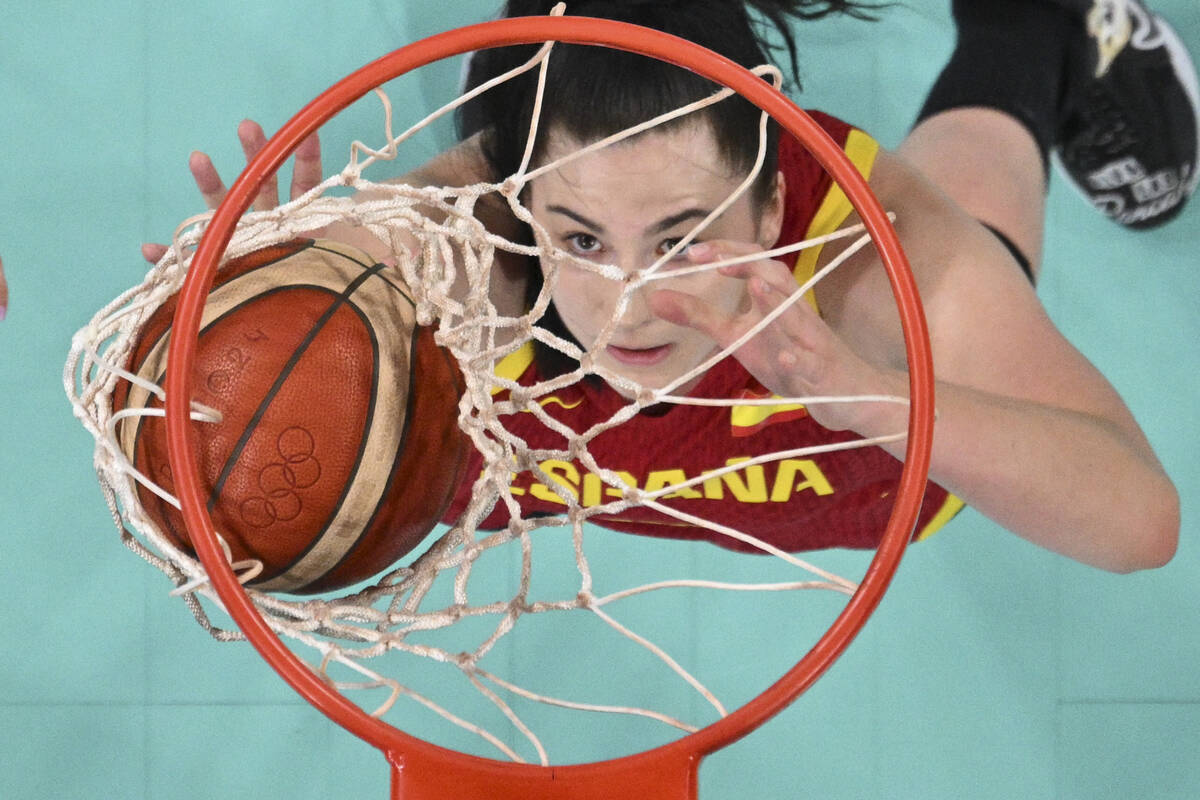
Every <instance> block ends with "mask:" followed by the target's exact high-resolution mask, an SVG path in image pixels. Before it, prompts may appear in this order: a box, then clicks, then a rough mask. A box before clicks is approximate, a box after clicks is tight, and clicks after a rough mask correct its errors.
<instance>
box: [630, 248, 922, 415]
mask: <svg viewBox="0 0 1200 800" xmlns="http://www.w3.org/2000/svg"><path fill="white" fill-rule="evenodd" d="M760 252H762V248H761V247H759V246H758V245H755V244H747V243H741V242H730V241H710V242H705V243H703V244H699V245H694V246H692V247H691V248H690V249H689V251H688V258H689V259H690V260H691V261H692V262H693V263H696V264H704V263H713V262H716V261H723V260H725V259H730V258H737V257H741V256H751V255H754V254H755V253H760ZM719 272H720V273H721V274H723V275H726V276H728V277H734V278H741V279H743V280H745V281H746V298H747V300H746V302H745V303H743V304H742V307H741V309H740V310H738V311H737V312H736V313H734V314H732V315H730V314H729V313H727V312H724V311H721V310H719V309H717V308H716V307H714V306H713V305H712V304H710V303H708V302H706V301H704V300H701V299H700V298H698V297H696V296H694V295H691V294H687V293H684V292H680V291H676V290H673V289H660V290H657V291H655V292H654V293H653V294H652V295H650V298H649V303H650V307H651V310H652V311H653V312H654V313H655V314H656V315H658V316H659V317H661V318H663V319H665V320H667V321H668V322H672V323H674V324H676V325H685V326H687V327H689V328H693V329H695V330H698V331H701V332H703V333H705V334H706V335H707V336H709V338H711V339H712V340H713V341H714V342H715V343H716V344H718V345H720V346H721V347H722V348H724V347H729V346H731V345H732V344H734V343H735V342H736V341H737V340H738V339H739V338H741V337H742V335H743V334H745V333H746V332H747V331H749V330H750V329H751V328H752V327H754V326H755V325H757V324H758V323H759V322H760V321H762V320H763V319H764V318H765V317H767V316H768V315H769V314H771V313H772V312H774V311H775V310H776V309H777V308H778V307H779V306H780V305H782V304H784V302H785V301H786V300H788V298H789V297H791V295H792V294H793V293H794V292H795V291H796V289H797V284H796V281H795V278H794V277H793V276H792V273H791V270H789V269H788V267H787V265H785V264H783V263H782V262H780V261H774V260H771V259H766V258H762V259H757V260H752V261H747V262H745V263H742V264H736V265H732V266H727V267H721V268H720V269H719ZM733 355H734V357H735V358H737V360H738V361H739V362H741V364H742V366H744V367H745V368H746V370H747V371H748V372H750V374H751V375H753V376H754V377H755V378H756V379H757V380H758V381H759V382H760V383H761V384H762V385H763V386H764V387H766V388H767V389H769V390H770V391H772V392H774V393H775V394H778V395H781V396H784V397H805V396H836V395H851V394H878V393H881V392H884V391H885V387H886V389H887V391H891V390H892V389H894V388H895V387H896V386H897V385H901V386H902V385H903V384H902V383H898V382H897V381H896V377H897V376H896V375H894V374H889V371H888V370H884V369H880V368H877V367H875V366H873V365H871V364H869V363H868V362H867V361H866V360H864V359H863V358H861V357H860V356H859V355H858V354H856V353H855V352H854V351H853V350H852V349H851V348H850V347H849V346H848V345H847V344H846V343H845V342H844V341H843V340H842V339H841V337H839V336H838V335H837V334H836V333H835V332H834V331H833V330H832V329H831V328H830V327H829V326H828V325H827V324H826V323H825V322H824V320H822V319H821V317H820V315H818V314H817V312H816V311H815V310H814V309H813V308H812V306H810V305H809V304H808V303H807V302H805V301H804V300H803V299H800V300H797V301H796V302H793V303H792V305H791V306H790V307H789V308H787V309H786V310H785V311H784V312H783V313H781V314H780V315H779V316H778V317H777V318H776V319H774V320H773V321H772V322H771V323H770V324H768V325H767V326H766V327H765V328H764V329H763V330H762V331H760V332H759V333H757V334H756V335H755V336H753V337H752V338H751V339H750V340H749V341H748V342H746V343H745V344H743V345H742V346H741V347H739V348H738V349H737V350H736V351H734V354H733ZM863 410H864V409H863V407H862V406H861V405H860V404H828V405H826V404H820V405H814V406H813V407H811V408H810V409H809V412H810V413H811V414H812V415H813V418H814V419H816V420H817V421H818V422H820V423H821V424H822V425H824V426H825V427H827V428H830V429H833V430H846V429H855V430H861V428H862V427H864V421H863V420H861V419H859V417H860V416H861V412H862V411H863Z"/></svg>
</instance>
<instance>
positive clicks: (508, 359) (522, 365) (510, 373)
mask: <svg viewBox="0 0 1200 800" xmlns="http://www.w3.org/2000/svg"><path fill="white" fill-rule="evenodd" d="M532 363H533V342H532V341H529V342H526V343H525V344H523V345H521V346H520V347H519V348H517V349H516V350H514V351H513V352H511V353H509V354H508V355H506V356H505V357H504V358H502V359H500V360H499V361H497V362H496V369H495V371H494V374H495V375H496V377H498V378H506V379H508V380H510V381H513V382H514V383H515V382H516V381H517V379H518V378H520V377H521V376H522V375H524V374H525V370H527V369H529V365H530V364H532ZM502 391H504V388H503V387H501V386H493V387H492V394H499V393H500V392H502Z"/></svg>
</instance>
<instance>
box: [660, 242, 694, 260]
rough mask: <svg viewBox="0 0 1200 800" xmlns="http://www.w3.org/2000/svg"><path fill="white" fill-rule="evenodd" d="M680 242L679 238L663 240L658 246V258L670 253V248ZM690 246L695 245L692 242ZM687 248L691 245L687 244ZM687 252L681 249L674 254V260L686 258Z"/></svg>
mask: <svg viewBox="0 0 1200 800" xmlns="http://www.w3.org/2000/svg"><path fill="white" fill-rule="evenodd" d="M681 241H683V239H682V238H681V237H676V238H674V239H663V240H662V242H660V243H659V245H658V254H659V255H660V256H662V255H666V254H667V253H669V252H670V250H671V248H672V247H674V246H675V245H677V244H679V243H680V242H681ZM692 244H695V242H694V241H693V242H692ZM688 247H691V244H689V245H688ZM687 251H688V249H687V247H685V248H683V249H682V250H680V251H679V252H678V253H676V254H675V258H687Z"/></svg>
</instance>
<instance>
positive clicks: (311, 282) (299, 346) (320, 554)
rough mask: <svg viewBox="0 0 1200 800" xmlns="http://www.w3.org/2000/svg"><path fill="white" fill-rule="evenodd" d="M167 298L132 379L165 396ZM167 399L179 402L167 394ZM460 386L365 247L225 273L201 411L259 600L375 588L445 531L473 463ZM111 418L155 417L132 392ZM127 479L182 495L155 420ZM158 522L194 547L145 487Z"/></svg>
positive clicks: (211, 472)
mask: <svg viewBox="0 0 1200 800" xmlns="http://www.w3.org/2000/svg"><path fill="white" fill-rule="evenodd" d="M174 311H175V299H174V298H172V299H171V300H170V301H168V302H167V303H166V304H164V305H163V306H162V308H160V309H158V310H157V311H156V312H155V314H154V315H153V316H152V317H151V318H150V320H149V321H148V323H147V324H146V326H145V328H144V329H143V330H142V332H141V334H140V337H139V339H138V341H137V344H136V347H135V349H134V351H133V353H132V354H131V356H130V360H129V364H128V369H129V370H130V371H131V372H134V373H136V374H138V375H139V376H142V377H144V378H146V379H148V380H151V381H153V382H154V383H157V384H159V385H161V384H162V381H163V376H164V373H165V371H166V352H167V345H168V338H169V337H168V334H169V333H170V326H171V320H172V316H173V314H174ZM165 388H166V389H167V391H170V387H169V386H168V387H165ZM462 390H463V389H462V376H461V374H460V373H459V370H458V367H457V365H456V364H455V362H454V359H453V358H452V357H451V355H450V354H449V353H448V352H446V351H445V350H443V349H441V348H440V347H438V346H437V345H436V344H434V341H433V331H432V330H431V329H429V328H425V327H421V326H418V325H417V324H416V321H415V313H414V306H413V301H412V299H411V297H410V295H409V293H408V290H407V287H406V286H405V285H404V284H403V282H402V281H401V280H400V279H399V277H398V275H397V274H396V270H394V269H389V268H387V267H384V266H383V265H379V264H376V263H374V261H373V260H371V259H370V258H369V257H367V256H366V254H364V253H362V252H361V251H358V250H356V249H354V248H351V247H348V246H345V245H341V244H338V243H335V242H328V241H313V240H297V241H292V242H288V243H286V244H282V245H277V246H274V247H268V248H264V249H262V250H257V251H255V252H253V253H250V254H248V255H245V256H242V257H241V258H237V259H235V260H233V261H231V262H229V263H228V264H227V265H225V266H224V267H222V269H221V271H220V272H219V273H218V274H217V278H216V280H215V281H214V284H213V289H212V291H211V292H210V293H209V296H208V301H207V304H206V306H205V311H204V318H203V320H202V322H201V330H200V338H199V346H198V349H197V352H196V362H195V368H194V373H193V400H194V401H196V402H199V403H202V404H204V405H206V406H209V407H211V408H214V409H216V410H217V411H219V412H220V414H221V421H220V422H217V423H212V422H199V421H198V422H194V423H193V429H194V431H195V435H196V452H197V458H198V461H199V470H200V475H201V478H202V480H203V484H202V485H203V486H204V487H205V488H206V490H207V491H208V497H209V502H208V507H209V511H210V513H211V515H212V519H213V523H214V524H215V526H216V529H217V532H218V533H219V534H220V535H221V536H222V537H223V538H224V540H225V541H226V542H227V543H228V544H229V546H230V549H231V550H232V555H233V559H234V560H235V561H237V560H241V559H247V558H253V559H257V560H259V561H261V562H262V563H263V565H264V571H263V573H262V574H261V575H260V576H259V577H257V578H256V579H255V580H254V581H252V582H251V585H254V586H256V587H257V588H260V589H264V590H270V591H282V592H291V593H297V594H308V593H313V592H319V591H325V590H330V589H338V588H342V587H345V586H348V585H350V584H353V583H356V582H358V581H361V580H364V579H366V578H369V577H371V576H372V575H375V574H376V573H378V572H380V571H381V570H384V569H386V568H388V567H389V566H391V565H392V564H394V563H395V562H396V561H397V560H398V559H400V558H401V557H403V556H404V555H405V554H406V553H408V552H409V551H410V550H412V549H413V548H414V547H416V546H417V544H419V543H420V542H421V540H422V539H423V538H424V537H425V536H426V534H428V533H429V532H430V530H431V529H432V528H433V527H434V526H435V525H436V524H437V522H438V521H439V520H440V519H441V517H442V514H443V513H444V511H445V509H446V507H447V505H448V504H449V502H450V499H451V498H452V496H453V493H454V489H455V486H456V485H457V482H458V480H459V479H460V477H461V473H462V470H463V466H464V462H465V457H464V456H465V453H466V447H467V444H468V442H467V439H466V437H465V436H464V435H463V434H462V433H461V431H460V430H459V428H458V424H457V416H458V408H457V399H458V397H459V396H460V395H461V393H462ZM113 406H114V411H116V410H119V409H121V408H137V407H153V408H161V406H162V404H161V402H159V401H158V399H157V398H155V397H154V396H153V395H152V394H150V393H148V392H147V391H146V390H144V389H142V388H141V387H138V386H136V385H135V386H129V385H125V384H122V385H121V386H120V387H118V389H117V391H115V392H114V393H113ZM119 439H120V442H121V447H122V449H123V450H124V452H125V454H126V456H127V457H128V458H129V459H130V461H131V462H132V463H133V464H134V466H135V467H136V468H137V469H138V470H139V471H141V472H142V473H144V474H145V475H147V476H148V477H150V478H151V479H152V480H154V481H155V482H156V483H158V484H159V485H161V486H162V487H163V488H165V489H166V490H167V491H169V492H172V493H173V492H174V484H173V481H172V479H171V470H170V465H169V464H168V462H167V447H166V426H165V424H164V421H163V419H162V418H161V417H141V416H138V417H131V418H127V419H125V420H123V421H122V422H121V427H120V429H119ZM138 491H139V497H140V499H141V502H142V505H143V507H144V508H145V510H146V512H147V513H148V515H149V516H150V518H151V519H152V520H153V521H154V522H155V524H157V526H158V527H159V528H160V529H161V530H162V531H163V533H164V534H165V535H166V536H168V537H169V538H170V539H171V540H172V541H173V542H175V543H176V544H177V545H178V546H180V547H183V548H189V547H190V545H189V544H188V536H187V531H186V530H185V527H184V522H183V517H182V515H181V514H180V513H179V512H178V511H177V510H176V509H175V508H174V507H173V506H172V505H170V504H169V503H167V502H165V501H163V500H162V499H161V498H159V497H158V495H156V494H154V493H153V492H151V491H149V490H148V489H145V488H144V487H140V486H139V490H138Z"/></svg>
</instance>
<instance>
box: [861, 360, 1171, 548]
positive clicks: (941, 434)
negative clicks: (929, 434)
mask: <svg viewBox="0 0 1200 800" xmlns="http://www.w3.org/2000/svg"><path fill="white" fill-rule="evenodd" d="M892 380H893V381H894V383H895V385H894V387H893V388H895V389H898V390H899V393H900V394H904V395H906V394H907V385H906V384H907V377H906V376H904V375H899V374H897V375H893V376H892ZM936 403H937V409H938V417H937V422H936V425H935V434H934V443H933V454H932V463H931V468H930V478H931V480H934V481H936V482H937V483H939V484H941V485H943V486H945V487H946V488H947V489H949V490H950V491H952V492H954V493H955V494H956V495H958V496H959V497H960V498H962V499H963V500H964V501H966V502H967V503H968V504H970V505H971V506H973V507H974V508H975V509H977V510H978V511H980V512H981V513H983V514H984V515H986V516H987V517H989V518H991V519H993V520H995V521H996V522H997V523H999V524H1000V525H1003V526H1004V527H1005V528H1007V529H1008V530H1010V531H1012V532H1013V533H1015V534H1017V535H1019V536H1021V537H1023V538H1025V539H1027V540H1029V541H1031V542H1033V543H1035V544H1038V545H1040V546H1042V547H1045V548H1047V549H1049V550H1052V551H1054V552H1057V553H1061V554H1063V555H1065V556H1068V557H1070V558H1073V559H1075V560H1078V561H1081V562H1084V563H1087V564H1091V565H1093V566H1096V567H1100V568H1103V569H1107V570H1112V571H1115V572H1128V571H1132V570H1135V569H1142V568H1147V567H1154V566H1160V565H1162V564H1163V563H1165V562H1166V561H1168V560H1169V559H1170V558H1171V556H1172V554H1173V553H1174V551H1175V544H1176V541H1177V539H1178V532H1179V500H1178V495H1177V493H1176V490H1175V487H1174V486H1173V485H1172V483H1171V481H1170V479H1169V478H1168V477H1167V475H1166V474H1165V473H1164V471H1163V470H1162V467H1161V466H1160V465H1159V463H1158V461H1157V459H1155V457H1154V455H1153V453H1152V452H1151V451H1150V449H1149V447H1148V445H1146V444H1145V441H1144V440H1143V439H1142V438H1141V436H1140V435H1139V434H1135V433H1131V432H1130V431H1128V430H1126V429H1125V428H1123V427H1121V426H1119V425H1117V424H1116V423H1113V422H1111V421H1108V420H1106V419H1104V418H1102V417H1099V416H1095V415H1091V414H1086V413H1082V412H1078V411H1072V410H1069V409H1064V408H1057V407H1052V406H1047V405H1043V404H1039V403H1035V402H1029V401H1024V400H1018V399H1013V398H1007V397H1003V396H999V395H996V394H991V393H988V392H984V391H979V390H976V389H971V388H967V387H963V386H959V385H955V384H951V383H946V382H939V383H938V384H937V387H936ZM885 416H888V417H891V419H890V420H889V421H888V422H887V423H884V422H883V418H884V417H885ZM898 416H899V415H897V414H896V412H895V411H890V412H889V411H882V412H881V413H879V414H878V415H877V416H876V418H875V421H874V422H873V423H871V424H869V425H868V426H867V427H872V428H879V429H880V430H879V431H878V432H883V430H882V429H883V428H884V427H886V425H887V424H890V425H891V426H892V430H895V426H896V425H897V424H898V423H899V424H903V422H901V421H899V420H898V419H897V417H898ZM860 432H865V431H860ZM871 432H872V433H873V432H876V431H871ZM904 447H905V444H904V442H900V443H896V444H893V445H890V446H889V447H888V449H889V451H890V452H892V454H893V455H895V456H897V457H903V454H904Z"/></svg>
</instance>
